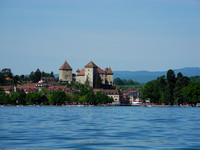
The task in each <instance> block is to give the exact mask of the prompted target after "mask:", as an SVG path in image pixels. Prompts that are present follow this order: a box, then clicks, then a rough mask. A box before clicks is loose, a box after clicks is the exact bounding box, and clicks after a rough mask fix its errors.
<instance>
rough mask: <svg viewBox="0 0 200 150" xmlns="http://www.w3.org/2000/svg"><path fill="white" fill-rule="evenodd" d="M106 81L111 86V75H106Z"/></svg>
mask: <svg viewBox="0 0 200 150" xmlns="http://www.w3.org/2000/svg"><path fill="white" fill-rule="evenodd" d="M106 79H107V81H108V84H111V85H113V75H109V74H108V75H107V76H106Z"/></svg>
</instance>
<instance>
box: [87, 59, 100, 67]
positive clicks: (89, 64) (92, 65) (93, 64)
mask: <svg viewBox="0 0 200 150" xmlns="http://www.w3.org/2000/svg"><path fill="white" fill-rule="evenodd" d="M97 67H98V66H97V65H96V64H95V63H93V62H92V61H90V62H89V63H88V64H87V65H86V66H85V68H97Z"/></svg>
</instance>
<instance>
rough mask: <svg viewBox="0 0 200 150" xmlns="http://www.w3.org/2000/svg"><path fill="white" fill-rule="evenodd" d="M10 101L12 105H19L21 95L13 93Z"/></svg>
mask: <svg viewBox="0 0 200 150" xmlns="http://www.w3.org/2000/svg"><path fill="white" fill-rule="evenodd" d="M10 100H11V104H12V105H16V104H18V102H19V100H20V94H19V93H16V92H14V93H12V95H11V96H10Z"/></svg>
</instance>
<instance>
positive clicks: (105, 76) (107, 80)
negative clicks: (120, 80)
mask: <svg viewBox="0 0 200 150" xmlns="http://www.w3.org/2000/svg"><path fill="white" fill-rule="evenodd" d="M98 76H99V77H100V78H101V82H102V84H103V85H113V72H112V70H111V68H110V67H109V68H106V69H105V70H102V69H101V68H100V67H98V66H97V65H96V64H95V63H93V62H92V61H90V62H89V63H88V64H87V65H86V66H85V67H84V68H83V69H82V70H79V69H77V71H76V74H72V68H71V66H70V65H69V64H68V63H67V61H65V62H64V64H63V65H62V66H61V67H60V69H59V81H64V82H69V83H71V82H72V81H76V82H80V83H82V84H84V83H85V82H86V81H88V82H89V85H90V86H91V87H95V82H96V80H97V78H98Z"/></svg>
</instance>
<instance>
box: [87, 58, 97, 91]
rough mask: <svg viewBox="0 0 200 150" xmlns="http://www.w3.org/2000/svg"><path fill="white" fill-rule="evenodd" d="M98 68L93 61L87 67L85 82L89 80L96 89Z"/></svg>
mask: <svg viewBox="0 0 200 150" xmlns="http://www.w3.org/2000/svg"><path fill="white" fill-rule="evenodd" d="M97 68H98V66H97V65H96V64H95V63H93V62H92V61H90V62H89V63H88V64H87V65H86V66H85V81H87V80H88V81H89V85H90V86H91V87H95V81H96V77H97V74H98V72H97Z"/></svg>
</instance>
